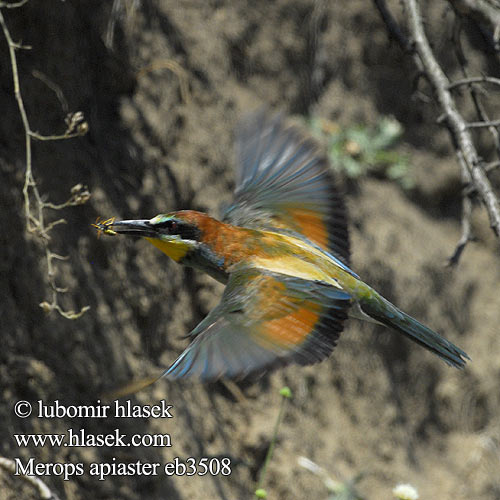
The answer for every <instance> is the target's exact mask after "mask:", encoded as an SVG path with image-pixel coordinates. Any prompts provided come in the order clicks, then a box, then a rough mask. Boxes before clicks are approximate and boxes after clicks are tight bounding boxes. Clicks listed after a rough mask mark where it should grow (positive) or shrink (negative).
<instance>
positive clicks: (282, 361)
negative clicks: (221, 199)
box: [96, 111, 469, 381]
mask: <svg viewBox="0 0 500 500" xmlns="http://www.w3.org/2000/svg"><path fill="white" fill-rule="evenodd" d="M236 156H237V162H236V187H235V192H234V199H233V202H232V204H231V205H230V206H229V207H228V208H227V209H226V210H225V212H224V214H223V217H222V220H217V219H215V218H213V217H211V216H209V215H207V214H206V213H202V212H197V211H193V210H181V211H177V212H171V213H167V214H161V215H157V216H156V217H153V218H152V219H140V220H121V221H115V220H114V219H108V220H107V221H103V222H98V223H96V227H97V228H98V229H99V230H100V231H103V232H104V233H106V234H111V235H114V234H116V233H119V234H124V235H129V236H138V237H142V238H145V239H146V240H147V241H149V242H150V243H152V244H153V245H154V246H155V247H157V248H158V249H159V250H161V251H162V252H163V253H165V254H166V255H168V257H170V258H171V259H173V260H174V261H176V262H178V263H180V264H183V265H186V266H191V267H193V268H195V269H199V270H202V271H205V272H206V273H208V274H209V275H210V276H212V277H213V278H215V279H216V280H218V281H220V282H222V283H224V284H225V285H226V288H225V290H224V293H223V295H222V298H221V300H220V302H219V304H218V305H217V306H215V308H214V309H213V310H211V311H210V312H209V314H208V315H207V316H206V317H205V319H203V320H202V321H201V323H200V324H199V325H198V326H196V328H194V330H192V331H191V333H190V334H189V338H190V339H191V343H190V345H189V346H188V347H187V348H186V349H185V351H184V352H183V353H182V354H181V355H180V356H179V357H178V358H177V359H176V361H174V363H173V364H172V365H171V366H170V367H169V368H168V369H167V370H165V372H164V373H163V376H165V377H167V378H169V379H185V378H189V377H195V378H198V379H200V380H202V381H214V380H216V379H218V378H221V377H229V378H243V377H245V376H247V375H249V374H256V373H263V372H265V371H267V370H269V369H271V368H274V367H276V366H280V365H281V366H282V365H286V364H290V363H297V364H300V365H309V364H313V363H317V362H319V361H322V360H324V359H325V358H327V357H328V356H329V355H330V354H331V352H332V350H333V348H334V347H335V345H336V343H337V340H338V338H339V335H340V332H341V331H342V329H343V327H344V322H345V320H346V319H347V318H348V316H352V317H355V318H358V319H364V320H367V321H371V322H376V323H379V324H382V325H384V326H386V327H389V328H391V329H392V330H393V331H395V332H396V333H399V334H402V335H403V336H405V337H407V338H409V339H410V340H413V341H414V342H416V343H417V344H420V345H421V346H422V347H424V348H426V349H428V350H429V351H431V352H432V353H434V354H436V355H437V356H439V357H440V358H441V359H442V360H444V361H445V362H446V363H447V364H448V365H450V366H454V367H457V368H462V367H463V366H464V365H465V363H466V360H467V359H469V357H468V356H467V354H466V353H465V352H464V351H463V350H461V349H460V348H458V347H457V346H455V345H454V344H452V343H451V342H449V341H448V340H446V339H445V338H443V337H442V336H440V335H439V334H437V333H436V332H434V331H433V330H431V329H430V328H428V327H426V326H425V325H423V324H422V323H420V322H418V321H417V320H416V319H414V318H412V317H411V316H409V315H408V314H406V313H404V312H403V311H401V310H400V309H398V308H397V307H396V306H395V305H394V304H392V303H391V302H389V301H388V300H387V299H385V298H384V297H382V295H380V294H379V293H377V292H376V291H375V290H374V289H373V288H371V287H370V286H368V285H367V284H366V283H364V282H363V281H362V280H361V278H360V277H359V276H358V275H357V274H356V273H355V272H354V271H352V269H351V268H350V262H349V235H348V224H347V214H346V209H345V205H344V202H343V199H342V197H341V195H340V194H339V191H338V190H337V189H336V187H335V184H334V181H333V178H332V173H331V169H330V167H329V163H328V160H327V158H326V156H325V155H324V154H322V152H321V148H320V147H318V145H317V143H316V142H315V140H314V139H313V138H311V137H309V136H308V135H306V134H305V133H304V132H303V131H302V130H301V129H300V128H298V127H297V126H295V125H291V124H288V123H287V121H286V120H285V119H284V117H283V116H282V115H281V114H270V113H269V112H266V111H259V112H256V113H254V114H251V115H249V116H247V117H246V119H244V120H243V121H242V123H241V124H240V126H239V128H238V130H237V132H236Z"/></svg>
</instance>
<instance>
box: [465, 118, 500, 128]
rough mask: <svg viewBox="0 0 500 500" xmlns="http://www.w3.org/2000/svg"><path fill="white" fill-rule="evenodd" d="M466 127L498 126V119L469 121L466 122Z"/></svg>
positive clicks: (499, 124)
mask: <svg viewBox="0 0 500 500" xmlns="http://www.w3.org/2000/svg"><path fill="white" fill-rule="evenodd" d="M465 126H466V127H467V128H486V127H500V120H488V121H482V122H469V123H466V124H465Z"/></svg>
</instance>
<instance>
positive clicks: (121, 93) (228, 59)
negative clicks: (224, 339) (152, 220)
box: [0, 0, 500, 500]
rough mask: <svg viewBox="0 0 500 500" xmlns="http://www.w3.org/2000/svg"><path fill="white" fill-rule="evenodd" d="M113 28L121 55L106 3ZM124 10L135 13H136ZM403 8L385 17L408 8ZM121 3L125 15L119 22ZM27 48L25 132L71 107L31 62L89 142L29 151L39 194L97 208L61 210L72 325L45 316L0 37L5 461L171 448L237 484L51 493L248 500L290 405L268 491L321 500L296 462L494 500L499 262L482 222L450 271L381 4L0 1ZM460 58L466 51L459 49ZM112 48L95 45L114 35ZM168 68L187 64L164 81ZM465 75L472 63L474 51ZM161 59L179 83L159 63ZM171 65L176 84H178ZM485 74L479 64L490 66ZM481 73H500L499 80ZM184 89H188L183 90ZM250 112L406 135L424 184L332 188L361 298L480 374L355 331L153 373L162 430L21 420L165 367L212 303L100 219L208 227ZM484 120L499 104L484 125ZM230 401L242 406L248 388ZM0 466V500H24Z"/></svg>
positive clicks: (407, 70)
mask: <svg viewBox="0 0 500 500" xmlns="http://www.w3.org/2000/svg"><path fill="white" fill-rule="evenodd" d="M113 3H114V4H117V5H118V4H119V5H122V7H123V15H122V16H118V17H117V18H116V22H115V24H114V29H113V30H112V33H113V35H114V36H113V43H112V46H111V43H110V38H109V36H108V38H107V39H106V36H107V35H106V33H108V34H109V33H110V32H111V31H110V22H111V21H110V20H111V19H112V16H113V15H112V12H111V6H112V4H113ZM134 5H135V7H136V8H134ZM398 5H399V4H398V2H394V5H393V7H394V8H395V9H396V11H398ZM125 6H127V9H128V10H127V9H125ZM445 7H446V2H435V5H433V7H432V11H431V12H430V13H429V15H428V29H429V30H431V31H432V32H433V33H434V34H435V35H436V37H435V45H436V47H437V49H436V50H437V51H438V52H439V54H440V57H442V58H443V60H444V61H445V64H446V66H447V70H448V71H449V72H450V74H452V73H453V72H455V74H458V70H457V69H456V68H455V67H454V63H453V57H452V55H449V54H447V53H446V50H445V48H443V47H444V46H445V42H447V40H448V38H447V37H448V36H449V35H448V32H446V33H445V30H442V26H443V25H445V24H446V23H447V22H448V21H449V13H448V12H447V11H446V10H445ZM2 12H3V13H4V16H5V18H6V21H7V24H8V26H9V28H10V30H11V33H12V35H13V37H14V39H15V40H16V41H17V40H19V41H22V42H23V43H24V44H28V45H31V46H32V49H31V50H30V51H20V52H18V58H19V65H20V78H21V80H22V90H23V93H24V97H25V104H26V108H27V110H28V114H29V116H30V120H31V125H32V128H33V129H34V130H37V131H39V132H40V133H46V134H50V133H54V132H59V131H61V130H64V124H63V118H64V113H63V111H61V106H60V104H59V102H58V100H57V98H56V97H55V95H54V92H53V91H52V90H51V89H49V88H48V87H47V85H46V84H44V83H43V82H41V81H40V80H39V79H36V78H34V77H33V76H32V70H34V69H36V70H38V71H41V72H42V73H44V74H45V75H46V76H47V77H48V78H49V79H50V80H51V81H52V82H55V83H57V84H58V85H59V86H60V87H61V89H62V91H63V92H64V95H65V97H66V99H67V100H68V105H69V109H70V110H82V111H83V112H84V113H85V116H86V118H87V120H88V122H89V125H90V131H89V133H88V134H87V135H86V136H85V137H83V138H80V139H74V140H71V141H63V142H57V143H55V142H47V143H35V146H34V160H33V169H34V174H35V177H36V179H37V180H38V182H39V187H40V190H41V192H42V193H44V194H45V195H47V196H48V197H49V199H50V200H52V201H61V200H64V199H65V198H67V196H68V193H69V190H70V188H71V187H72V186H73V185H75V184H76V183H78V182H81V183H83V184H86V185H88V186H89V189H90V190H91V192H92V198H91V200H90V202H89V203H88V204H87V205H85V206H82V207H73V208H68V209H65V210H64V212H63V216H64V217H65V218H66V220H67V221H68V224H66V225H61V226H58V227H57V228H55V229H54V230H53V231H52V233H51V234H52V240H51V243H50V245H51V248H52V249H53V250H54V251H56V252H58V253H60V254H65V255H68V256H69V260H68V261H65V262H58V263H57V269H58V280H59V283H60V284H61V286H68V287H69V288H70V292H68V293H67V294H65V295H64V296H63V297H62V298H61V302H62V305H63V306H64V307H66V308H67V309H79V308H80V307H81V306H84V305H90V306H91V310H90V311H89V312H88V313H86V314H85V315H84V316H83V317H82V318H81V319H79V320H76V321H68V320H65V319H63V318H61V317H60V316H59V315H57V314H55V313H53V314H51V315H45V314H44V313H43V311H42V310H41V308H40V307H39V306H38V304H39V303H40V302H41V301H42V300H46V299H47V297H48V296H49V292H48V289H47V277H46V273H47V271H46V264H45V261H44V258H43V253H42V251H41V249H40V247H39V245H38V244H37V243H36V241H34V240H33V238H32V237H30V236H28V235H27V234H26V232H25V220H24V217H23V200H22V185H23V180H24V177H23V174H24V139H23V129H22V125H21V121H20V119H19V113H18V110H17V107H16V103H15V101H14V99H13V89H12V85H11V80H10V78H11V77H10V67H9V64H8V53H7V50H6V46H5V43H4V41H3V40H2V41H1V43H0V61H2V64H0V75H1V82H2V86H1V88H0V109H2V114H1V116H0V146H1V147H0V176H1V182H0V193H1V197H0V206H1V211H0V223H1V227H2V231H1V232H0V241H1V245H0V276H1V278H0V290H1V302H0V314H1V318H2V332H3V335H2V343H3V345H2V349H1V350H0V390H1V393H0V394H1V397H2V404H0V421H1V422H2V424H1V425H0V454H1V455H2V456H4V457H7V458H14V457H21V458H22V459H23V460H26V459H27V458H28V457H35V459H36V460H37V461H39V462H44V463H49V462H65V463H68V462H74V463H76V462H83V463H85V464H87V466H88V464H90V463H91V462H111V461H112V459H113V457H115V458H116V459H117V461H122V462H129V461H136V460H138V459H140V460H142V461H146V462H161V463H164V462H166V461H169V460H172V459H173V458H174V457H176V456H178V457H181V458H185V457H190V456H193V457H198V458H199V457H206V456H208V457H210V456H229V457H231V459H232V461H233V473H232V474H231V476H230V477H216V478H210V477H208V476H204V477H196V476H194V477H189V478H188V477H166V476H165V475H163V474H160V475H158V476H152V477H130V476H128V477H125V476H115V477H109V478H108V479H107V480H105V481H98V480H97V479H95V478H94V477H91V476H89V474H87V473H86V474H84V475H82V476H80V477H75V478H73V479H71V480H70V481H66V482H64V481H62V480H61V478H59V477H51V476H45V477H42V479H43V480H44V481H45V482H46V483H47V485H49V486H50V488H51V489H52V490H53V491H55V492H57V493H58V494H59V496H60V497H61V498H68V499H88V498H95V499H104V498H110V499H111V498H112V499H126V500H136V499H166V498H168V499H174V500H175V499H179V500H180V499H193V498H196V499H198V498H199V499H218V498H222V499H246V498H252V493H253V491H254V489H255V482H256V479H257V475H258V471H259V469H260V467H261V466H262V463H263V460H264V455H265V452H266V449H267V446H268V442H269V438H270V436H271V433H272V427H273V424H274V421H275V419H276V416H277V413H278V410H279V406H280V396H279V395H278V390H279V388H281V387H282V386H283V385H285V384H286V385H288V386H289V387H290V388H291V389H292V391H293V394H294V396H293V399H292V400H291V401H290V403H289V404H288V406H287V408H286V412H285V417H284V421H283V423H282V426H281V428H280V431H279V440H278V443H277V446H276V448H275V455H274V458H273V460H272V462H271V465H270V469H269V473H268V477H267V480H266V485H265V487H266V489H267V491H268V494H269V497H268V498H270V499H285V498H286V499H304V498H308V499H309V498H310V499H313V498H314V499H326V498H327V497H328V492H327V490H326V488H325V486H324V484H323V482H322V481H321V480H320V479H318V478H317V477H316V476H313V475H312V474H311V473H310V472H308V471H306V470H305V469H303V468H301V467H300V466H299V465H298V464H297V459H298V457H299V456H305V457H307V458H309V459H311V460H313V461H314V462H316V463H318V464H319V465H321V466H322V467H323V468H324V469H326V470H327V471H328V472H329V473H330V475H331V476H332V477H333V478H335V479H336V480H339V481H347V480H349V479H352V478H353V477H355V476H356V475H358V474H360V473H362V474H363V477H362V479H361V480H360V482H359V483H358V486H357V488H358V490H359V492H360V494H361V495H362V496H363V498H366V499H369V500H377V499H384V500H385V499H388V498H391V490H392V488H393V487H394V486H395V485H396V484H397V483H399V482H409V483H411V484H413V485H414V486H415V487H416V488H417V489H418V490H419V493H420V495H421V498H422V499H434V498H440V499H454V500H457V499H478V500H491V499H495V498H497V499H498V498H500V419H499V413H500V391H499V390H498V380H499V377H500V356H499V355H498V353H499V352H500V337H499V335H498V329H499V323H500V308H499V305H498V283H499V282H500V264H499V260H498V254H497V253H495V252H496V251H497V250H496V249H497V247H496V246H495V245H496V244H495V242H493V238H492V237H491V235H490V233H489V230H488V227H487V226H488V224H487V220H486V219H485V217H484V216H483V215H482V214H481V213H480V212H481V210H480V208H478V209H477V210H476V212H477V213H478V216H477V221H475V223H476V224H475V227H476V226H477V227H476V229H477V234H478V236H479V241H478V242H477V243H474V244H471V245H470V246H469V247H468V248H467V249H466V251H465V255H464V256H463V258H462V261H461V263H460V265H459V267H458V268H456V269H449V268H445V267H444V263H445V261H446V258H447V257H448V256H449V254H450V253H451V252H452V250H453V248H454V245H455V243H456V241H457V240H458V238H459V237H460V221H459V214H460V204H459V199H460V196H459V193H460V184H459V168H458V166H457V165H456V162H455V159H454V157H453V151H452V149H451V146H450V144H449V138H448V136H447V133H446V131H445V130H442V129H440V128H438V126H436V125H434V122H435V118H436V116H437V114H438V112H437V111H436V109H435V108H433V106H432V105H425V104H422V103H421V102H418V101H415V100H413V99H412V98H411V96H412V82H411V79H410V78H409V75H411V74H412V71H413V66H412V64H411V61H410V60H409V59H407V58H405V57H404V56H403V55H402V53H401V51H400V50H399V48H398V47H396V46H394V45H391V44H390V43H389V42H388V40H387V34H386V32H385V29H384V26H383V25H382V23H381V21H380V19H379V16H378V14H377V12H376V11H375V10H374V7H373V4H372V3H371V2H368V1H367V0H353V1H351V2H345V3H335V2H331V3H330V2H324V1H318V2H312V1H310V0H278V1H276V2H267V1H254V2H245V1H234V0H231V1H210V2H191V1H187V0H186V1H183V2H169V1H155V2H140V3H136V2H132V1H125V0H124V1H123V2H98V1H87V2H64V3H62V2H58V1H56V0H51V1H50V2H35V1H33V0H32V1H31V2H29V3H28V4H27V5H26V6H24V7H23V8H21V9H12V10H10V9H9V10H5V9H4V10H3V11H2ZM468 36H469V38H467V40H469V42H468V43H470V44H471V45H473V46H474V45H475V44H476V45H477V43H479V42H478V41H477V40H475V39H474V38H473V34H469V35H468ZM106 40H107V44H106V43H105V41H106ZM172 61H175V62H176V63H177V64H178V66H179V67H180V68H181V72H179V70H178V69H177V66H173V67H172V66H171V63H172ZM474 64H475V65H476V66H477V68H479V69H478V73H479V72H480V69H481V68H482V66H481V64H483V61H482V60H481V59H480V58H479V57H478V58H477V59H475V60H474ZM169 68H170V69H169ZM172 68H174V71H172ZM486 69H488V68H486ZM489 70H490V72H493V73H494V72H495V71H498V68H497V69H496V70H495V68H493V69H492V68H489ZM183 75H185V78H186V82H187V85H188V94H185V93H184V94H183V93H182V92H181V89H182V85H181V84H182V81H183V78H184V76H183ZM263 104H266V105H269V106H272V107H277V108H281V109H284V110H286V111H287V112H289V113H290V114H306V113H309V114H315V115H319V116H321V117H325V118H328V119H330V120H333V121H335V122H338V123H339V124H341V125H349V124H353V123H359V122H366V123H376V122H377V120H378V119H379V118H380V117H381V116H382V115H387V114H392V115H394V116H396V118H397V119H398V120H399V121H401V122H402V124H403V126H404V128H405V136H404V145H403V146H402V148H403V149H404V150H405V151H406V152H407V153H409V154H410V155H411V158H412V173H413V175H414V177H415V178H416V180H417V188H416V189H415V190H414V191H411V192H404V191H402V189H401V188H399V187H398V186H397V185H396V184H394V183H391V182H389V181H384V180H380V179H379V180H377V179H374V178H365V179H364V180H362V181H360V182H359V183H357V184H356V185H354V184H353V183H352V182H348V183H347V184H346V191H347V199H348V205H349V208H350V214H351V219H352V248H353V259H352V260H353V267H354V269H355V270H356V271H357V272H358V273H359V274H360V275H361V276H363V277H364V278H365V279H366V280H367V281H368V282H369V283H371V284H372V285H373V286H375V287H377V288H378V289H379V290H380V291H381V292H382V293H383V294H384V295H385V296H387V297H388V298H389V299H391V300H393V301H394V302H396V303H397V304H398V305H399V306H400V307H402V308H403V309H405V310H407V311H408V312H409V313H411V314H412V315H414V316H416V317H418V318H419V319H420V320H422V321H424V322H426V323H427V324H429V325H431V326H432V327H433V328H435V329H436V330H438V331H440V332H445V333H446V336H447V337H448V338H449V339H450V340H452V341H454V342H456V343H457V344H458V345H460V346H461V347H462V348H464V349H465V350H466V351H467V352H468V353H469V354H470V356H471V358H472V362H471V363H470V364H469V365H467V368H466V369H465V370H463V371H458V370H453V369H449V368H447V367H446V366H445V365H444V363H442V362H440V361H439V360H438V359H437V358H435V357H433V356H432V355H431V354H428V353H427V352H425V351H423V350H422V349H420V348H418V346H415V345H413V344H412V345H410V343H409V342H407V341H406V340H404V339H400V338H398V337H397V336H395V335H392V334H391V333H390V332H388V331H387V330H384V329H381V328H378V327H375V326H372V325H367V324H361V323H358V322H356V321H354V320H352V321H351V322H350V323H349V325H348V327H347V328H346V331H345V333H344V334H343V336H342V337H341V341H340V343H339V346H338V347H337V349H336V350H335V352H334V354H333V356H332V357H331V358H330V359H329V360H327V361H325V362H323V363H322V364H320V365H317V366H313V367H307V368H298V367H289V368H287V369H285V370H281V371H278V372H276V373H274V374H272V375H269V376H266V377H264V378H263V379H261V380H259V381H258V382H256V383H253V384H250V383H245V384H239V385H238V386H233V385H227V384H224V383H217V384H213V385H209V386H203V385H200V384H196V383H183V384H181V383H167V382H165V381H160V382H158V383H156V384H155V385H153V386H151V387H149V388H147V389H145V390H143V391H141V392H139V393H138V394H136V395H135V396H134V397H133V398H132V401H133V402H134V403H137V404H155V403H157V402H158V400H161V399H165V400H166V401H168V403H169V404H172V405H174V410H173V413H174V415H175V417H174V419H170V420H168V421H165V420H159V419H140V418H138V419H123V420H122V419H104V420H97V419H52V420H48V419H39V418H35V417H31V418H27V419H20V418H17V417H16V416H15V415H14V414H13V405H14V403H15V402H16V401H18V400H28V401H31V402H36V401H37V400H40V399H41V400H43V401H44V402H52V401H54V400H56V399H58V400H59V401H60V402H61V403H63V404H67V405H69V404H73V405H75V404H91V403H93V402H95V401H96V399H97V398H98V397H99V396H100V395H101V394H104V393H106V392H109V391H111V390H113V389H115V388H117V387H120V386H121V385H123V384H126V383H128V382H129V381H131V380H135V379H140V378H141V377H146V376H149V375H152V374H155V373H157V372H158V371H159V370H161V369H162V368H164V367H166V366H167V365H168V364H169V363H170V362H171V361H172V360H173V359H174V358H175V356H176V355H177V354H178V353H179V352H180V351H181V349H182V348H183V347H184V346H185V345H186V340H184V339H182V335H184V334H186V333H187V332H188V331H189V330H190V329H191V328H192V327H193V326H194V325H196V324H197V322H198V321H199V320H200V319H201V318H202V317H203V316H204V315H205V314H206V313H207V312H208V310H209V309H210V308H211V307H212V306H213V305H214V304H216V303H217V300H218V297H219V295H220V291H221V287H220V286H219V285H217V284H216V283H214V282H213V281H211V280H210V279H209V278H208V277H205V276H201V275H199V274H197V273H195V272H193V271H190V270H186V269H183V268H180V267H179V266H176V265H175V264H174V263H172V262H169V261H168V260H167V258H166V257H165V256H163V255H161V254H160V253H159V252H158V251H156V250H155V249H154V248H153V247H151V246H149V245H148V244H147V243H145V242H141V241H137V242H132V241H128V240H127V241H125V239H118V238H116V239H113V238H104V237H103V238H100V239H98V238H96V234H95V231H94V230H93V229H92V228H91V227H90V223H92V222H93V221H94V220H95V219H96V217H97V216H106V217H108V216H112V215H116V216H119V217H126V218H133V217H151V216H153V215H155V214H157V213H160V212H166V211H170V210H175V209H180V208H193V209H198V210H205V211H209V212H211V213H213V214H216V213H217V210H218V206H219V203H220V202H221V201H224V200H229V199H230V193H231V187H232V162H233V156H232V131H233V128H234V125H235V123H236V122H237V120H238V118H239V117H240V116H241V115H242V114H243V113H244V112H245V111H248V110H249V109H253V108H256V107H258V106H261V105H263ZM492 114H493V112H492ZM240 392H241V394H242V395H243V396H244V398H243V400H241V399H242V398H241V395H240V396H238V394H240ZM70 427H71V428H73V429H76V430H78V429H81V428H84V429H85V430H86V431H87V432H88V433H94V434H98V433H107V432H112V431H113V429H115V428H119V429H120V432H122V433H127V434H133V433H140V434H144V433H170V434H171V438H172V444H173V446H172V447H171V448H165V449H162V448H143V447H140V448H107V447H100V448H50V447H45V448H36V447H31V448H18V447H17V445H16V444H15V442H14V440H13V438H12V435H13V434H14V433H64V432H66V430H67V429H68V428H70ZM37 497H38V496H37V494H36V493H35V492H34V490H33V489H32V488H31V487H30V486H29V485H27V484H26V483H25V482H23V481H21V480H20V479H19V478H17V477H12V476H10V475H9V474H7V473H6V472H4V471H2V470H1V469H0V499H2V500H3V499H31V498H37Z"/></svg>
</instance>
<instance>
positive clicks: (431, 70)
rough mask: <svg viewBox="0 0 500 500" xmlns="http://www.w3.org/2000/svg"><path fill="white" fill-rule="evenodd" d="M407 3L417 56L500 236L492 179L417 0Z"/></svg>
mask: <svg viewBox="0 0 500 500" xmlns="http://www.w3.org/2000/svg"><path fill="white" fill-rule="evenodd" d="M403 3H404V5H405V8H406V13H407V16H408V20H409V30H410V33H411V35H412V37H413V39H414V42H415V52H416V56H418V59H419V60H420V61H421V63H422V65H423V68H424V70H425V72H426V74H427V76H428V79H429V82H430V84H431V85H432V87H433V88H434V91H435V93H436V97H437V100H438V102H439V104H440V106H441V108H442V110H443V113H444V116H445V119H446V123H447V126H448V128H449V130H450V132H451V134H452V136H453V139H454V143H455V144H456V149H457V155H458V154H459V153H460V155H462V156H463V161H464V162H465V165H466V167H467V171H468V172H469V174H470V180H471V183H472V185H473V186H474V187H475V189H476V191H477V193H478V194H479V197H480V199H481V200H482V202H483V203H484V205H485V207H486V210H487V212H488V217H489V220H490V225H491V227H492V229H493V231H494V233H495V235H496V236H497V237H500V206H499V203H498V199H497V196H496V194H495V193H494V192H493V189H492V187H491V184H490V181H489V180H488V177H487V176H486V173H485V171H484V168H483V165H482V163H481V161H480V159H479V156H478V154H477V151H476V147H475V146H474V143H473V141H472V137H471V135H470V132H469V127H468V125H467V123H466V122H465V120H464V119H463V117H462V115H461V114H460V113H459V111H458V109H457V107H456V105H455V102H454V100H453V98H452V96H451V93H450V90H449V86H450V81H449V80H448V78H447V77H446V75H445V74H444V72H443V70H442V69H441V67H440V65H439V63H438V62H437V60H436V58H435V56H434V54H433V52H432V49H431V47H430V44H429V41H428V40H427V37H426V35H425V30H424V26H423V22H422V14H421V12H420V8H419V6H418V3H417V0H403ZM459 158H460V156H459Z"/></svg>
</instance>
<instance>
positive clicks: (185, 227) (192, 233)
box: [154, 220, 200, 240]
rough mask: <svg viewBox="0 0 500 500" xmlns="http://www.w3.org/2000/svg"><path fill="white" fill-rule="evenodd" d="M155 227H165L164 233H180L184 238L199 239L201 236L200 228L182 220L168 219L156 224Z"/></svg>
mask: <svg viewBox="0 0 500 500" xmlns="http://www.w3.org/2000/svg"><path fill="white" fill-rule="evenodd" d="M154 227H155V228H156V229H163V233H168V234H172V235H174V234H178V235H179V236H180V237H181V238H182V239H184V240H198V239H199V237H200V230H199V229H198V228H197V227H195V226H193V225H191V224H188V223H185V222H182V221H181V222H179V221H175V220H166V221H163V222H159V223H158V224H155V225H154Z"/></svg>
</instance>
